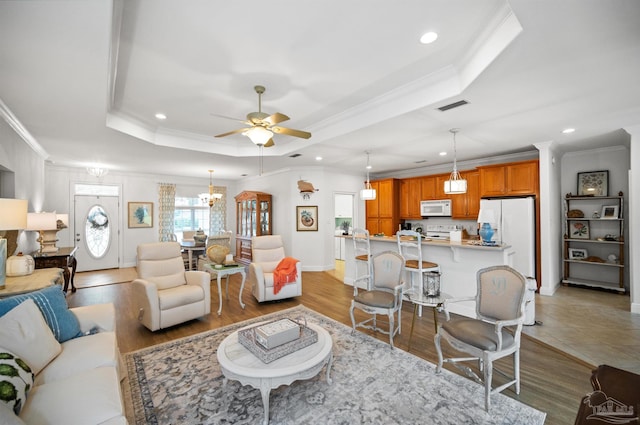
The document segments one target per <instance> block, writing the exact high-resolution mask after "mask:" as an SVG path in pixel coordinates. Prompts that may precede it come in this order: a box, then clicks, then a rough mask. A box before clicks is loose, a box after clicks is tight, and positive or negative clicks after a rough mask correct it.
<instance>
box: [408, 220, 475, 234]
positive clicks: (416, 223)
mask: <svg viewBox="0 0 640 425" xmlns="http://www.w3.org/2000/svg"><path fill="white" fill-rule="evenodd" d="M404 222H405V223H411V229H412V230H415V229H416V227H421V228H422V229H426V227H427V225H430V224H439V225H451V224H454V225H457V226H459V228H460V230H462V229H465V230H466V231H467V233H468V234H469V235H477V234H478V223H476V222H475V221H473V220H453V219H451V218H449V217H431V218H429V219H422V220H405V221H404Z"/></svg>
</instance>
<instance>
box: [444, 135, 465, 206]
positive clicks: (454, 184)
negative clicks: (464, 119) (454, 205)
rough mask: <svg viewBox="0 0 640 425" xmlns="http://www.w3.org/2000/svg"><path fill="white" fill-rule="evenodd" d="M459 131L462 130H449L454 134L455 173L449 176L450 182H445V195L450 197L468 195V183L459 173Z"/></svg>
mask: <svg viewBox="0 0 640 425" xmlns="http://www.w3.org/2000/svg"><path fill="white" fill-rule="evenodd" d="M458 131H460V130H459V129H457V128H452V129H451V130H449V132H450V133H451V134H453V171H452V172H451V175H450V176H449V180H447V181H445V182H444V193H446V194H450V195H458V194H462V193H467V181H466V180H465V179H463V178H462V176H461V175H460V173H459V172H458V164H457V162H456V160H457V158H456V133H457V132H458Z"/></svg>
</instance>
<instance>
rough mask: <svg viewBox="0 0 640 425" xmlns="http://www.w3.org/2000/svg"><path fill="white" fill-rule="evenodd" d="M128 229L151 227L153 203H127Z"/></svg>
mask: <svg viewBox="0 0 640 425" xmlns="http://www.w3.org/2000/svg"><path fill="white" fill-rule="evenodd" d="M128 212H129V214H128V216H129V228H130V229H131V228H133V229H135V228H144V227H153V202H129V208H128Z"/></svg>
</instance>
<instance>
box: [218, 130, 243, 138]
mask: <svg viewBox="0 0 640 425" xmlns="http://www.w3.org/2000/svg"><path fill="white" fill-rule="evenodd" d="M247 130H248V128H239V129H237V130H233V131H229V132H227V133H222V134H217V135H216V136H215V137H225V136H230V135H232V134H237V133H244V132H245V131H247Z"/></svg>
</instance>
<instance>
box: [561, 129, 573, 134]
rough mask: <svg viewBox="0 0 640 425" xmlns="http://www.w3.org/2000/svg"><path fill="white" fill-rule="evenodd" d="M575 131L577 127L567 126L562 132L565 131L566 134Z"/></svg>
mask: <svg viewBox="0 0 640 425" xmlns="http://www.w3.org/2000/svg"><path fill="white" fill-rule="evenodd" d="M574 131H576V129H575V128H565V129H564V130H562V132H563V133H564V134H571V133H573V132H574Z"/></svg>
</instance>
